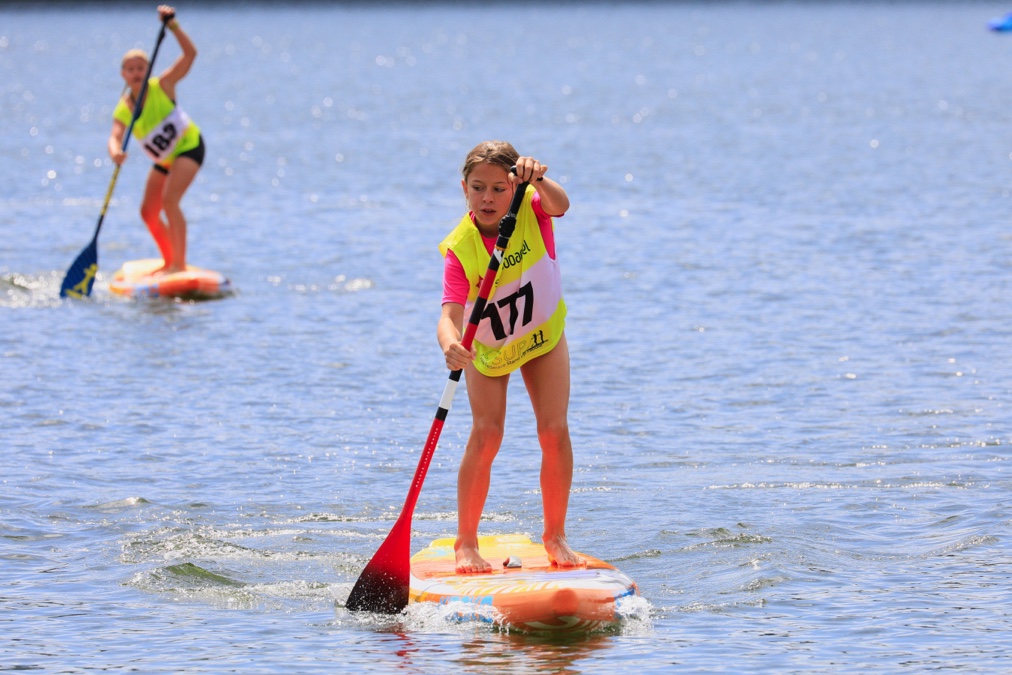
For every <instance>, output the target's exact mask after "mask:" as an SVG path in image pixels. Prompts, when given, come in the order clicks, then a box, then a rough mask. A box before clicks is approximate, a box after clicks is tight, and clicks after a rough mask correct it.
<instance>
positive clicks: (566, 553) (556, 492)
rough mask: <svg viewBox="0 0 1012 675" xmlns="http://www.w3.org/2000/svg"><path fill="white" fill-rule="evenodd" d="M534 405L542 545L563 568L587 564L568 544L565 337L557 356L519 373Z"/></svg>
mask: <svg viewBox="0 0 1012 675" xmlns="http://www.w3.org/2000/svg"><path fill="white" fill-rule="evenodd" d="M520 374H521V375H522V376H523V378H524V384H525V385H526V386H527V393H528V394H529V395H530V397H531V405H533V406H534V417H535V419H536V420H537V423H538V441H539V442H540V444H541V500H542V504H543V508H544V513H545V531H544V534H543V535H542V538H541V539H542V541H543V542H544V545H545V551H547V552H548V558H549V560H551V561H553V562H555V563H556V564H557V565H559V566H560V567H575V566H578V565H580V564H581V563H582V562H583V561H582V560H581V559H580V557H579V556H577V555H576V553H575V552H573V549H571V548H570V547H569V543H568V542H567V541H566V511H567V510H568V509H569V491H570V488H571V487H572V485H573V443H572V441H571V440H570V438H569V421H568V415H569V346H568V344H567V343H566V336H565V334H563V336H562V339H560V340H559V343H558V344H557V345H556V346H555V348H554V349H552V351H550V352H548V353H547V354H545V355H543V356H539V357H538V358H536V359H534V360H533V361H529V362H528V363H526V364H525V365H524V366H522V367H521V369H520Z"/></svg>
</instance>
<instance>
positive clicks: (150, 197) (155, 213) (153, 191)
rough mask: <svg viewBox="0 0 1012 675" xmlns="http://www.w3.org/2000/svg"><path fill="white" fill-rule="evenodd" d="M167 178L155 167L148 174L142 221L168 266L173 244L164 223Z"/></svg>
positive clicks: (142, 204) (142, 206)
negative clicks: (163, 202)
mask: <svg viewBox="0 0 1012 675" xmlns="http://www.w3.org/2000/svg"><path fill="white" fill-rule="evenodd" d="M166 177H167V174H165V173H163V172H161V171H159V170H158V169H156V168H154V167H152V168H151V172H150V173H148V182H147V184H146V185H145V186H144V201H142V202H141V219H142V220H143V221H144V224H145V225H147V226H148V232H150V233H151V236H152V237H153V238H154V240H155V245H157V246H158V252H159V253H160V254H161V256H162V260H164V261H165V265H168V264H169V261H170V260H171V259H172V244H171V243H170V242H169V231H168V228H167V227H166V225H165V223H164V222H162V192H163V191H164V189H165V183H166V180H165V179H166ZM162 269H164V267H163V268H162Z"/></svg>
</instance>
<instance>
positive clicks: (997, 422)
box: [0, 2, 1012, 673]
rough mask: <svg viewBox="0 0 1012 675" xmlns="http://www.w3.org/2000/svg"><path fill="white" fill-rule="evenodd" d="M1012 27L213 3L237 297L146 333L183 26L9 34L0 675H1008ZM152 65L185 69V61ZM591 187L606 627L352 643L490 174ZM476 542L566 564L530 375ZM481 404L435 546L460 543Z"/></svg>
mask: <svg viewBox="0 0 1012 675" xmlns="http://www.w3.org/2000/svg"><path fill="white" fill-rule="evenodd" d="M1010 9H1012V7H1009V6H1006V5H1004V4H1003V3H997V2H990V3H946V4H918V3H900V4H875V3H856V4H853V5H847V4H829V3H825V4H823V3H819V4H810V5H801V4H789V3H788V4H770V5H765V6H762V5H756V6H752V5H747V4H718V3H707V4H672V5H663V4H653V5H626V6H623V7H611V6H608V5H605V4H593V5H586V6H584V5H580V4H563V5H558V6H551V5H520V6H505V5H503V6H496V7H494V8H482V9H477V8H467V7H463V6H432V7H426V8H411V7H408V6H396V7H389V8H366V7H340V6H332V7H328V6H321V5H315V6H307V7H300V8H286V9H277V8H272V7H268V6H259V5H253V6H243V7H241V8H235V9H229V8H225V7H213V8H199V7H194V8H189V7H185V8H181V9H180V21H181V22H182V23H183V24H184V25H185V27H186V28H187V29H188V30H189V32H190V34H191V36H192V37H193V39H194V40H195V42H196V44H197V45H198V47H199V49H200V56H199V58H198V61H197V64H196V66H195V68H194V70H193V71H192V73H191V74H190V76H189V77H188V78H187V79H186V80H184V81H183V83H182V84H181V85H180V87H179V96H180V101H181V103H182V104H183V106H184V107H185V108H186V110H187V111H188V112H189V113H190V114H191V115H192V117H193V118H194V119H195V120H196V121H197V122H198V123H199V124H200V125H201V127H202V128H203V131H204V134H205V137H206V138H207V142H208V149H209V153H208V159H207V163H206V164H205V168H204V170H203V171H202V172H201V174H200V176H199V178H198V180H197V182H196V183H195V185H194V186H193V188H192V189H191V191H190V193H189V195H188V197H187V201H186V202H185V206H186V209H187V213H188V215H189V218H190V223H191V229H190V259H191V262H192V263H194V264H199V265H204V266H208V267H214V268H216V269H220V270H222V271H224V272H225V273H227V274H228V275H229V276H230V277H231V278H232V280H233V283H234V285H235V286H236V287H237V289H238V292H237V294H236V295H235V296H234V297H231V298H228V299H226V300H222V301H217V302H207V303H200V304H178V303H167V302H132V301H124V300H122V299H119V298H115V297H112V296H110V294H109V292H108V290H107V282H108V279H109V277H110V276H111V274H112V272H113V271H115V269H116V268H117V267H119V265H120V264H122V262H124V261H125V260H129V259H133V258H140V257H148V256H150V255H152V254H153V253H154V247H153V244H152V243H151V242H150V240H149V238H148V235H147V234H146V231H145V230H144V228H143V226H142V225H141V223H140V221H139V218H138V216H137V215H136V214H137V210H138V207H139V200H140V193H141V187H142V181H143V179H144V174H145V171H146V169H145V166H146V162H144V161H143V160H142V159H141V157H140V154H139V152H135V153H134V156H133V158H132V159H131V161H130V162H128V164H127V166H126V168H125V170H124V171H123V172H122V174H121V176H120V179H119V183H118V185H117V186H116V191H115V195H114V199H113V203H112V205H111V207H110V211H109V215H108V216H107V217H106V220H105V226H104V229H103V232H102V236H101V238H100V254H99V255H100V258H99V260H100V266H101V272H100V277H99V281H98V283H97V285H96V289H95V293H94V295H93V296H92V298H91V299H90V300H88V301H84V302H65V301H61V300H60V299H59V298H58V288H59V283H60V280H61V278H62V276H63V273H64V271H65V270H66V268H67V267H68V266H69V264H70V263H71V262H72V260H73V259H74V257H75V256H76V255H77V253H78V252H79V251H80V250H81V248H83V247H84V245H85V244H86V243H87V241H88V239H89V238H90V236H91V232H92V229H93V228H94V225H95V222H96V220H97V217H98V212H99V210H100V207H101V201H102V197H103V196H104V194H105V189H106V187H107V186H108V183H109V180H110V178H111V175H112V169H111V166H110V164H109V162H108V160H107V159H106V154H105V141H106V137H107V134H108V130H109V126H110V115H111V111H112V106H113V105H114V103H115V101H116V97H117V94H118V93H119V91H120V88H121V86H122V85H121V80H120V79H119V76H118V63H119V56H120V55H121V54H122V53H123V52H124V51H125V50H126V49H127V48H130V47H134V46H139V47H144V48H146V49H148V50H150V49H151V47H152V45H153V42H154V37H155V34H156V31H157V19H156V15H155V12H154V5H153V4H152V7H151V8H150V9H144V10H140V9H136V8H134V7H131V8H129V9H127V8H120V7H118V6H117V7H107V8H81V9H68V8H63V9H59V10H51V11H42V10H24V9H20V10H17V9H2V10H0V124H2V129H3V131H2V132H0V156H2V157H3V158H4V160H3V162H2V163H0V183H2V184H3V185H4V188H3V191H2V193H0V207H2V208H0V223H2V229H0V321H2V330H0V383H2V386H0V443H2V446H3V454H2V457H3V458H2V460H0V473H2V476H0V635H2V637H0V670H20V669H24V670H42V671H59V672H85V671H98V670H112V671H124V670H131V669H133V670H137V671H144V672H157V671H166V672H167V671H177V672H178V671H188V672H209V673H210V672H230V671H244V672H280V671H302V672H311V671H320V672H338V671H341V672H370V673H393V672H399V673H432V672H474V673H477V672H512V673H528V672H546V673H614V672H619V671H626V672H633V671H638V672H662V671H667V670H670V669H671V668H672V667H673V666H678V667H681V668H682V669H684V670H686V671H693V670H695V671H700V670H717V671H753V672H756V671H770V670H776V671H789V672H800V673H808V672H811V673H815V672H827V671H833V672H859V671H873V672H917V671H924V670H929V669H945V670H960V671H964V672H988V671H990V672H998V671H1001V670H1005V669H1007V667H1008V664H1009V661H1008V659H1009V658H1010V657H1012V637H1010V636H1012V632H1010V631H1012V612H1010V610H1009V605H1008V589H1009V586H1010V584H1012V532H1010V523H1012V508H1010V497H1009V495H1010V488H1012V484H1010V483H1012V481H1010V475H1009V473H1010V472H1009V468H1010V467H1009V463H1010V461H1012V451H1010V444H1012V410H1010V400H1012V303H1010V291H1012V282H1010V279H1012V229H1010V219H1009V216H1008V212H1009V208H1010V206H1012V199H1010V196H1009V192H1010V190H1012V106H1010V100H1012V98H1010V96H1012V94H1010V92H1012V89H1010V85H1009V79H1008V64H1009V62H1010V59H1012V38H1009V37H1008V36H1003V35H996V34H992V33H989V32H988V31H987V30H986V22H987V21H988V20H989V19H990V18H992V17H994V16H997V15H1000V14H1004V13H1005V12H1006V11H1008V10H1010ZM162 49H163V50H162V53H161V54H160V55H159V61H160V63H161V64H162V65H165V64H167V63H168V61H169V59H170V58H174V57H175V56H176V55H177V54H178V48H177V47H176V45H175V43H174V41H172V40H171V38H170V39H169V40H167V41H166V43H165V45H164V46H163V48H162ZM486 138H507V139H510V140H512V141H513V142H514V144H516V145H517V146H518V147H519V148H520V150H521V152H523V153H527V154H533V155H535V156H537V157H539V158H540V159H542V160H544V161H545V163H547V164H548V165H549V166H550V167H551V172H552V174H553V175H554V176H556V177H557V178H558V179H559V180H560V181H563V182H564V183H565V185H566V187H567V189H568V190H569V193H570V197H571V198H572V202H573V207H572V210H571V211H570V212H569V214H567V215H566V217H565V218H564V219H562V220H561V221H559V223H558V239H559V247H560V256H561V260H562V264H563V274H564V279H565V283H566V293H567V299H568V303H569V306H570V321H569V325H568V334H569V339H570V343H571V348H572V352H573V384H574V393H573V401H572V418H571V422H572V426H573V435H574V441H575V445H576V452H577V469H576V477H575V486H574V494H573V499H572V507H571V522H570V527H569V534H570V539H571V541H572V542H573V543H574V545H576V546H577V547H578V548H579V549H581V550H584V551H586V552H588V553H592V554H595V555H597V556H599V557H602V558H604V559H606V560H609V561H612V562H613V563H615V564H616V565H618V566H620V567H621V568H622V569H623V570H624V571H626V572H627V573H629V574H630V575H631V576H632V577H633V578H635V579H636V580H637V581H638V582H639V585H640V590H641V592H642V597H643V599H642V601H641V602H639V603H634V604H632V605H630V606H628V607H626V608H625V612H626V615H627V621H626V622H625V624H624V625H623V627H622V629H621V630H620V631H618V632H616V633H610V634H604V635H595V636H589V637H585V638H580V639H577V640H571V641H549V640H544V639H537V638H532V637H524V636H518V635H515V634H514V635H508V634H502V633H498V632H495V631H493V630H490V629H489V628H487V627H485V626H480V625H469V624H465V625H453V624H449V623H447V622H446V621H445V620H444V619H443V618H442V617H441V616H439V615H438V613H436V612H434V611H431V610H430V611H424V610H421V611H412V612H409V613H407V614H405V615H403V616H399V617H394V618H390V617H361V616H352V615H350V614H349V613H348V612H346V611H345V610H344V608H343V603H344V600H345V598H346V597H347V594H348V592H349V591H350V589H351V585H352V584H353V582H354V581H355V579H356V578H357V577H358V574H359V572H360V570H361V569H362V567H363V566H364V564H365V563H366V561H367V560H368V559H369V557H370V556H371V555H372V553H373V552H374V551H375V550H376V548H377V547H378V546H379V544H380V542H381V541H382V540H383V538H384V537H385V536H386V533H387V532H388V531H389V528H390V526H391V525H392V523H393V520H394V518H395V516H396V514H397V513H398V511H399V509H400V507H401V505H402V504H403V500H404V497H405V495H406V493H407V487H408V483H409V481H410V477H411V474H412V472H413V471H414V467H415V463H416V461H417V456H418V452H419V451H420V450H421V446H422V444H423V443H424V438H425V435H426V433H427V431H428V428H429V423H430V422H431V419H432V415H433V413H434V412H435V409H436V405H437V403H438V397H439V394H440V393H441V392H442V387H443V383H444V382H445V379H446V372H445V370H444V369H443V365H442V359H441V358H440V354H439V350H438V348H437V346H436V343H435V336H434V332H435V331H434V328H435V320H436V318H437V316H438V313H439V292H440V258H439V255H438V252H437V250H436V243H437V242H438V241H439V240H440V239H441V238H442V236H443V235H444V234H445V232H447V231H448V230H449V228H450V227H452V225H453V224H455V222H456V220H457V219H458V218H459V216H460V214H461V212H462V209H463V207H464V204H463V198H462V197H461V195H460V191H459V185H458V180H459V178H458V174H457V170H458V167H459V165H460V162H461V160H462V159H463V155H464V154H465V152H466V150H467V149H469V148H470V147H471V146H473V145H474V144H475V143H477V142H478V141H480V140H484V139H486ZM514 386H515V388H514V389H513V390H512V391H513V394H512V395H513V400H512V402H511V408H510V413H509V420H508V430H507V441H506V443H505V444H504V448H503V452H502V453H501V455H500V458H499V461H498V462H497V465H496V471H495V473H494V476H493V491H492V494H491V495H490V497H489V504H488V513H487V520H486V521H485V522H484V523H483V530H484V531H485V532H489V533H491V532H525V533H529V534H532V535H535V536H536V535H538V534H539V533H540V525H541V522H540V494H539V493H538V490H537V466H538V463H539V453H538V451H537V449H536V440H535V438H534V434H533V422H532V419H531V415H530V412H529V406H528V404H527V402H526V399H525V396H524V393H523V390H522V387H520V385H519V379H517V380H516V382H515V383H514ZM468 423H469V412H468V409H467V399H466V394H465V393H464V392H458V395H457V399H456V406H455V407H454V409H453V411H452V412H451V414H450V417H449V420H448V422H447V426H446V428H445V430H444V432H443V437H442V440H441V443H440V447H439V449H438V451H437V453H436V456H435V460H434V463H433V466H432V468H431V469H430V471H429V474H428V478H427V480H426V483H425V489H424V490H423V492H422V495H421V499H420V501H419V504H418V509H417V511H416V516H415V522H414V527H415V536H414V545H415V548H419V547H421V546H422V545H423V544H424V543H426V542H427V541H428V540H429V539H432V538H435V537H437V536H446V535H452V534H453V532H454V528H455V514H454V509H455V477H456V467H457V462H458V459H459V457H460V454H461V450H462V445H463V442H464V440H465V438H466V434H467V431H468Z"/></svg>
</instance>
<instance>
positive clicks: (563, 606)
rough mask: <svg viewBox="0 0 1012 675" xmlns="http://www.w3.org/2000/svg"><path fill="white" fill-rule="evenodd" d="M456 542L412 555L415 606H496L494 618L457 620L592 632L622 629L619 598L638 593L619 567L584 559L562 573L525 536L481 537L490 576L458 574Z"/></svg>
mask: <svg viewBox="0 0 1012 675" xmlns="http://www.w3.org/2000/svg"><path fill="white" fill-rule="evenodd" d="M453 543H454V539H453V538H451V537H447V538H442V539H436V540H435V541H433V542H432V543H431V544H429V545H428V546H427V547H426V548H424V549H422V550H421V551H419V552H418V553H416V554H415V555H413V556H412V557H411V581H410V589H409V591H408V602H409V603H417V602H435V603H438V604H443V605H450V604H453V603H463V605H464V607H465V610H466V608H467V607H468V606H473V607H474V608H475V609H477V608H479V607H480V608H487V607H491V608H493V609H494V610H495V611H494V612H492V613H491V614H493V615H494V618H489V615H488V614H486V613H481V612H476V611H475V612H468V611H461V612H458V614H459V616H458V618H460V619H471V618H478V619H481V620H487V621H496V622H500V623H502V624H504V625H506V626H509V627H511V628H514V629H517V630H520V631H525V632H556V631H566V632H586V631H595V630H603V629H607V628H610V627H612V626H615V625H617V624H618V623H619V622H620V621H621V617H620V615H619V613H618V612H617V605H618V601H619V599H620V598H624V597H629V596H634V595H637V594H638V590H637V588H636V584H635V582H633V580H632V579H630V578H629V577H628V576H626V575H625V574H623V573H622V572H620V571H619V570H617V569H616V568H615V567H614V566H612V565H609V564H608V563H606V562H604V561H602V560H598V559H597V558H594V557H592V556H589V555H586V554H584V553H578V555H579V556H580V557H581V558H583V559H584V560H585V561H586V563H587V564H586V567H577V568H560V567H557V566H555V565H553V564H552V563H550V562H549V560H548V555H547V553H545V548H544V546H542V545H541V544H538V543H533V542H532V541H531V540H530V539H529V538H528V537H526V536H524V535H520V534H510V535H497V536H488V537H479V538H478V548H479V550H480V551H481V555H482V557H483V558H485V560H487V561H488V562H489V563H491V565H492V572H491V573H476V574H458V573H457V572H456V569H455V568H456V557H455V554H454V550H453ZM518 563H519V566H516V565H517V564H518ZM506 564H509V566H506Z"/></svg>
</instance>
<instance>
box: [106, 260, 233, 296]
mask: <svg viewBox="0 0 1012 675" xmlns="http://www.w3.org/2000/svg"><path fill="white" fill-rule="evenodd" d="M163 264H164V263H163V262H162V259H161V258H146V259H143V260H131V261H129V262H125V263H123V267H121V268H120V269H119V270H118V271H117V272H116V274H114V275H113V278H112V281H110V282H109V290H110V291H112V292H113V293H115V294H116V295H125V296H128V297H134V298H139V297H144V298H181V299H183V300H213V299H215V298H221V297H223V296H225V295H228V294H229V293H230V292H231V291H232V283H231V282H230V281H229V280H228V279H227V278H226V277H225V276H224V275H223V274H221V273H219V272H215V271H213V270H207V269H203V268H200V267H194V266H192V265H187V266H186V271H185V272H175V273H173V274H159V275H158V276H151V273H152V272H154V271H155V270H157V269H159V268H160V267H161V266H162V265H163Z"/></svg>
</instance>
